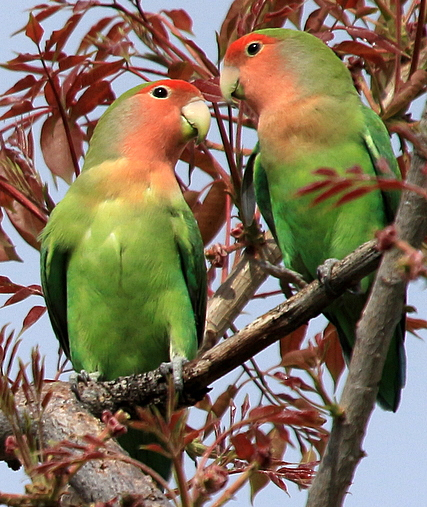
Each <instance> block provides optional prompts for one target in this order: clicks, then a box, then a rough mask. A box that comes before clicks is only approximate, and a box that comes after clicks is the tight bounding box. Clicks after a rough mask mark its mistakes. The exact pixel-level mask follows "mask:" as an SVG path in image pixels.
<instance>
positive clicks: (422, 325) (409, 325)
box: [406, 316, 427, 338]
mask: <svg viewBox="0 0 427 507" xmlns="http://www.w3.org/2000/svg"><path fill="white" fill-rule="evenodd" d="M419 329H427V320H424V319H416V318H415V317H408V316H407V317H406V331H408V332H409V333H412V334H413V335H415V336H416V337H418V338H420V336H419V335H418V334H417V333H416V331H418V330H419Z"/></svg>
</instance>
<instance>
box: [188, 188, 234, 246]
mask: <svg viewBox="0 0 427 507" xmlns="http://www.w3.org/2000/svg"><path fill="white" fill-rule="evenodd" d="M225 190H226V185H225V183H224V181H223V180H216V181H214V182H213V183H212V185H211V188H210V190H209V192H208V193H207V195H206V197H205V199H204V200H203V203H202V204H200V203H199V202H198V203H196V206H195V207H194V208H193V212H194V216H195V218H196V220H197V223H198V225H199V229H200V233H201V235H202V239H203V243H204V244H205V245H207V244H208V243H210V242H211V241H212V240H213V239H214V238H215V236H216V235H217V234H218V232H219V231H220V230H221V228H222V226H223V225H224V223H225V218H226V211H227V210H226V202H227V193H226V191H225Z"/></svg>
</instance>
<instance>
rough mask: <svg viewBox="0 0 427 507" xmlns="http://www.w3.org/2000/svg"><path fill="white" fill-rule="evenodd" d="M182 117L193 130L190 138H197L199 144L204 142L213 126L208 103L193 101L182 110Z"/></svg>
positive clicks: (199, 100)
mask: <svg viewBox="0 0 427 507" xmlns="http://www.w3.org/2000/svg"><path fill="white" fill-rule="evenodd" d="M181 116H182V119H183V122H184V123H185V124H186V125H187V127H188V126H190V127H191V129H192V131H190V137H196V138H197V144H199V143H201V142H202V141H204V139H205V137H206V136H207V134H208V131H209V127H210V125H211V113H210V111H209V108H208V106H207V105H206V103H205V102H204V101H203V100H202V99H199V98H196V99H193V100H191V101H190V102H189V103H188V104H186V105H185V106H184V107H183V108H182V109H181ZM191 134H192V135H191Z"/></svg>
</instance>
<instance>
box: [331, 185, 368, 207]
mask: <svg viewBox="0 0 427 507" xmlns="http://www.w3.org/2000/svg"><path fill="white" fill-rule="evenodd" d="M372 190H375V187H374V186H373V185H364V186H360V187H358V188H355V189H354V190H352V191H351V192H347V193H346V194H344V195H343V196H342V197H340V199H338V201H337V202H336V203H335V204H334V207H338V206H342V205H343V204H346V203H347V202H350V201H354V199H358V198H359V197H362V196H364V195H365V194H367V193H368V192H372Z"/></svg>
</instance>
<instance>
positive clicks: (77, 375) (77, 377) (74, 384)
mask: <svg viewBox="0 0 427 507" xmlns="http://www.w3.org/2000/svg"><path fill="white" fill-rule="evenodd" d="M100 377H101V373H100V372H99V371H94V372H92V373H88V372H87V371H86V370H81V371H80V372H76V371H73V372H72V373H70V377H69V382H70V384H71V391H73V393H74V394H75V395H76V398H77V399H80V393H79V382H83V383H84V384H86V385H87V384H89V382H98V380H99V379H100Z"/></svg>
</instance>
